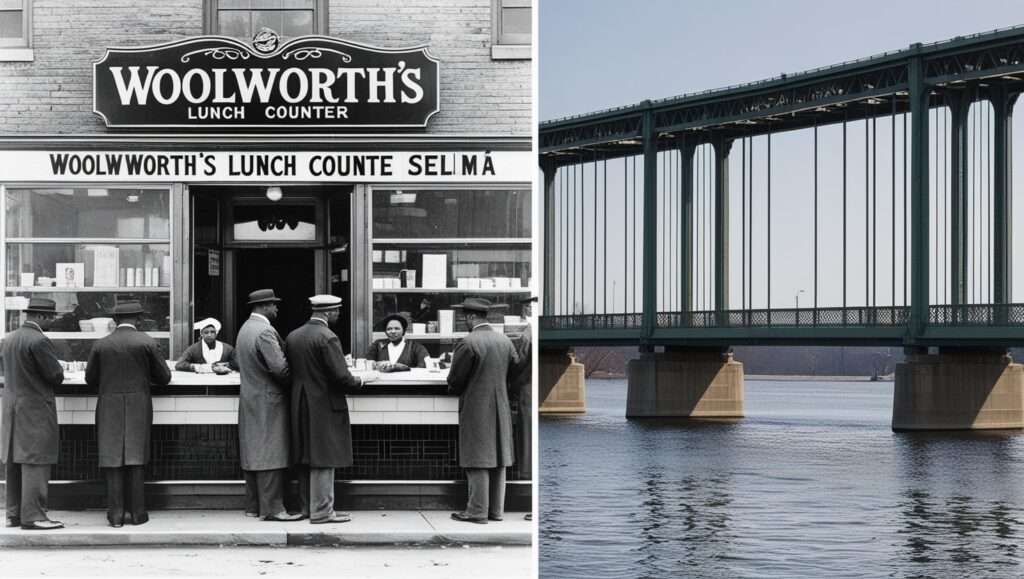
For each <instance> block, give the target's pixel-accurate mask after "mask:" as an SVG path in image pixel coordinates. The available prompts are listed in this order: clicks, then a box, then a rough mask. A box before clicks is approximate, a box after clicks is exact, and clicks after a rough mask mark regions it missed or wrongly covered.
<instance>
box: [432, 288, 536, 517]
mask: <svg viewBox="0 0 1024 579" xmlns="http://www.w3.org/2000/svg"><path fill="white" fill-rule="evenodd" d="M453 307H455V308H459V309H462V311H463V312H464V313H465V316H466V319H465V321H466V329H467V330H469V335H468V336H466V338H465V339H464V340H462V342H460V343H459V344H458V345H457V346H455V351H454V352H453V353H452V366H451V369H450V370H449V372H448V388H449V390H451V391H452V392H454V393H456V394H458V395H459V466H461V467H463V468H465V469H466V482H467V485H468V490H469V500H468V502H467V505H466V510H465V511H462V512H459V513H452V518H453V519H455V520H457V521H465V522H470V523H482V524H486V523H487V521H488V520H492V521H500V520H501V519H502V516H503V513H504V509H505V469H506V468H507V467H509V466H512V462H513V453H512V412H511V410H510V408H509V400H508V374H509V369H510V367H512V366H514V365H515V364H517V363H518V361H519V357H518V355H517V354H516V350H515V347H514V346H513V345H512V341H511V340H509V339H508V338H506V337H505V335H504V334H501V333H498V332H495V331H494V330H493V329H492V328H491V326H490V324H488V323H487V313H488V312H489V311H490V310H491V309H493V308H494V306H492V305H491V302H490V301H489V300H486V299H484V298H466V300H465V301H463V302H462V303H461V304H459V305H456V306H453Z"/></svg>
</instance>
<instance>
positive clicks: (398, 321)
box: [366, 314, 429, 372]
mask: <svg viewBox="0 0 1024 579" xmlns="http://www.w3.org/2000/svg"><path fill="white" fill-rule="evenodd" d="M408 327H409V322H408V320H406V319H405V316H402V315H399V314H391V315H390V316H388V317H386V318H384V333H385V334H387V336H388V337H387V338H385V339H383V340H377V341H376V342H374V343H372V344H370V349H369V350H367V351H366V359H367V360H372V361H375V362H383V363H384V364H379V365H378V369H379V370H380V371H381V372H402V371H405V370H408V369H409V368H426V367H427V356H428V355H429V354H428V353H427V349H426V348H424V347H423V345H422V344H417V343H416V342H411V341H409V340H406V339H405V330H406V329H407V328H408Z"/></svg>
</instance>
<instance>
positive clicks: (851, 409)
mask: <svg viewBox="0 0 1024 579" xmlns="http://www.w3.org/2000/svg"><path fill="white" fill-rule="evenodd" d="M587 388H588V401H587V402H588V414H587V415H585V416H581V417H557V418H555V417H545V418H543V419H542V420H541V464H542V471H541V472H542V477H541V488H540V501H541V511H542V517H541V575H542V576H544V577H587V578H594V577H670V576H680V577H824V576H827V577H830V578H831V577H864V576H869V577H950V576H991V577H1012V576H1021V575H1024V568H1022V562H1021V554H1020V552H1019V547H1018V542H1019V541H1020V538H1021V532H1022V527H1021V521H1022V520H1024V513H1022V508H1024V469H1022V466H1024V438H1022V437H1021V433H1020V432H1019V431H988V432H952V433H893V432H892V431H891V430H890V428H889V422H890V419H891V415H890V412H891V404H892V385H891V384H887V383H831V382H828V383H805V382H792V383H784V382H754V381H748V382H747V389H746V395H747V401H746V407H747V417H746V418H745V419H742V420H738V421H722V422H695V421H686V420H666V419H655V420H631V421H627V420H626V419H625V418H624V417H623V414H624V408H625V396H626V386H625V383H624V381H620V380H608V381H591V382H588V384H587Z"/></svg>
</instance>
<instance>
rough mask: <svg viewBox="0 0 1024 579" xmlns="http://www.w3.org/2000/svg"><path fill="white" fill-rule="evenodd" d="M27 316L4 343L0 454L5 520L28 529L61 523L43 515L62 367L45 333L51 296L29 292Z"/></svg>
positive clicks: (53, 455) (52, 460) (55, 442)
mask: <svg viewBox="0 0 1024 579" xmlns="http://www.w3.org/2000/svg"><path fill="white" fill-rule="evenodd" d="M24 311H25V313H26V318H27V319H26V320H25V323H24V324H22V326H21V327H20V328H18V329H17V330H15V331H13V332H11V333H10V334H9V335H8V336H7V339H6V340H4V343H3V361H4V382H5V384H4V388H3V416H2V417H0V458H2V459H3V462H4V464H6V465H7V524H6V526H8V527H21V528H22V529H30V530H49V529H60V528H62V527H64V524H63V523H61V522H60V521H51V520H50V519H49V518H48V517H47V516H46V500H47V494H48V492H47V491H48V490H49V480H50V468H51V465H54V464H56V463H57V453H58V450H59V443H60V432H59V430H58V427H57V410H56V406H54V401H53V389H54V388H55V387H56V386H58V385H59V384H60V383H61V382H63V381H64V371H63V370H62V369H61V366H60V363H59V362H58V361H57V354H56V352H55V351H54V349H53V344H52V343H51V342H50V339H49V338H47V337H46V336H45V335H43V330H44V329H47V328H48V327H49V324H50V321H52V320H53V317H54V315H55V314H56V304H55V302H54V301H53V300H48V299H42V298H32V299H30V300H29V302H28V307H27V308H25V310H24Z"/></svg>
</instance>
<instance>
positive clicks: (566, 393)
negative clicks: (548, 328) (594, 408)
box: [538, 349, 587, 414]
mask: <svg viewBox="0 0 1024 579" xmlns="http://www.w3.org/2000/svg"><path fill="white" fill-rule="evenodd" d="M538 371H539V373H540V375H539V381H540V399H541V405H540V409H539V411H540V413H541V414H583V413H585V412H586V411H587V387H586V383H585V382H584V380H583V376H584V374H583V364H580V363H579V362H577V361H576V355H575V353H573V351H572V350H570V349H559V350H549V349H544V350H541V352H540V368H539V369H538Z"/></svg>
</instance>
